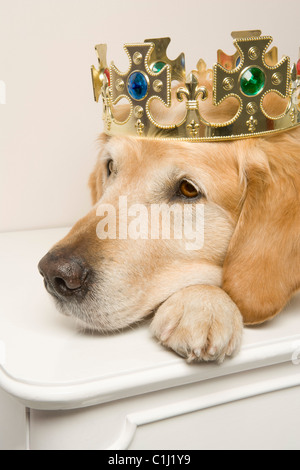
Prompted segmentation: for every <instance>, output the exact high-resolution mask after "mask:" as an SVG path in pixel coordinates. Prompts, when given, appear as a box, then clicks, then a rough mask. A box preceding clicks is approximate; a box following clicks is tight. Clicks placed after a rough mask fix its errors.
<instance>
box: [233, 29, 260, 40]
mask: <svg viewBox="0 0 300 470" xmlns="http://www.w3.org/2000/svg"><path fill="white" fill-rule="evenodd" d="M261 35H262V32H261V30H260V29H255V30H247V31H232V33H231V37H232V39H247V38H259V37H260V36H261Z"/></svg>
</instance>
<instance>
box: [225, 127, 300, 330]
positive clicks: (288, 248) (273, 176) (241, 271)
mask: <svg viewBox="0 0 300 470" xmlns="http://www.w3.org/2000/svg"><path fill="white" fill-rule="evenodd" d="M299 137H300V135H299V132H298V133H297V132H296V133H291V134H290V135H284V134H283V135H282V137H280V136H277V137H276V138H275V139H274V138H273V139H269V140H268V139H267V140H265V139H255V140H256V143H255V144H254V147H253V146H252V148H250V147H251V145H250V146H249V144H246V143H245V142H244V145H247V146H248V148H246V149H245V147H244V151H245V150H246V152H247V153H248V155H247V157H245V160H246V163H245V164H243V172H244V175H245V176H246V180H247V183H246V184H247V186H246V193H245V199H244V203H243V207H242V211H241V214H240V217H239V220H238V223H237V226H236V229H235V232H234V235H233V237H232V240H231V242H230V245H229V249H228V253H227V256H226V259H225V263H224V274H223V276H224V277H223V289H224V290H225V291H226V292H227V293H228V294H229V295H230V297H231V298H232V300H233V301H234V302H235V303H236V304H237V306H238V307H239V309H240V311H241V313H242V315H243V317H244V321H245V323H246V324H255V323H262V322H264V321H265V320H267V319H270V318H272V317H273V316H275V315H276V314H277V313H279V312H280V311H281V310H282V308H283V307H284V306H285V304H286V303H287V302H288V300H289V298H290V297H291V295H292V294H293V293H294V292H295V291H296V290H298V289H299V288H300V196H299V195H300V160H299V155H300V143H299V142H300V141H299ZM240 145H242V144H240Z"/></svg>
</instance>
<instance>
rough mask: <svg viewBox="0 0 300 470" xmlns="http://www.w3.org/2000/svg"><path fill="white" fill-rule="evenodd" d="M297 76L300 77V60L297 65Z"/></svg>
mask: <svg viewBox="0 0 300 470" xmlns="http://www.w3.org/2000/svg"><path fill="white" fill-rule="evenodd" d="M297 75H298V76H300V59H299V60H298V63H297Z"/></svg>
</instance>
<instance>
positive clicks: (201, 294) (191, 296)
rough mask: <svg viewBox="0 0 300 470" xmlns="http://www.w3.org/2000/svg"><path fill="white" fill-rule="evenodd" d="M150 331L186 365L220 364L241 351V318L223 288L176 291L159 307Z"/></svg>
mask: <svg viewBox="0 0 300 470" xmlns="http://www.w3.org/2000/svg"><path fill="white" fill-rule="evenodd" d="M151 329H152V332H153V334H154V336H156V338H157V339H158V340H159V341H160V343H161V344H163V345H164V346H166V347H167V348H170V349H172V350H174V351H175V352H176V353H178V354H179V355H180V356H182V357H184V358H186V359H187V361H188V362H194V361H218V362H219V363H222V362H223V361H224V359H225V357H226V356H232V355H234V354H235V353H237V352H238V350H239V349H240V346H241V342H242V334H243V319H242V315H241V313H240V311H239V309H238V308H237V306H236V305H235V303H234V302H233V301H232V300H231V299H230V297H229V296H228V295H227V294H226V293H225V292H224V291H223V290H222V289H220V288H218V287H213V286H193V287H188V288H186V289H183V290H181V291H179V292H177V293H176V294H174V295H173V296H171V297H170V298H169V299H168V300H167V301H166V302H165V303H164V304H162V305H161V306H160V308H159V309H158V310H157V312H156V314H155V317H154V319H153V321H152V323H151Z"/></svg>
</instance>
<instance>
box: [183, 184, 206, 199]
mask: <svg viewBox="0 0 300 470" xmlns="http://www.w3.org/2000/svg"><path fill="white" fill-rule="evenodd" d="M179 194H180V196H184V197H185V198H187V199H194V198H196V197H198V196H199V195H200V194H201V193H200V191H199V189H198V188H196V187H195V186H194V185H193V183H191V182H190V181H188V180H182V181H181V183H180V186H179Z"/></svg>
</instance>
